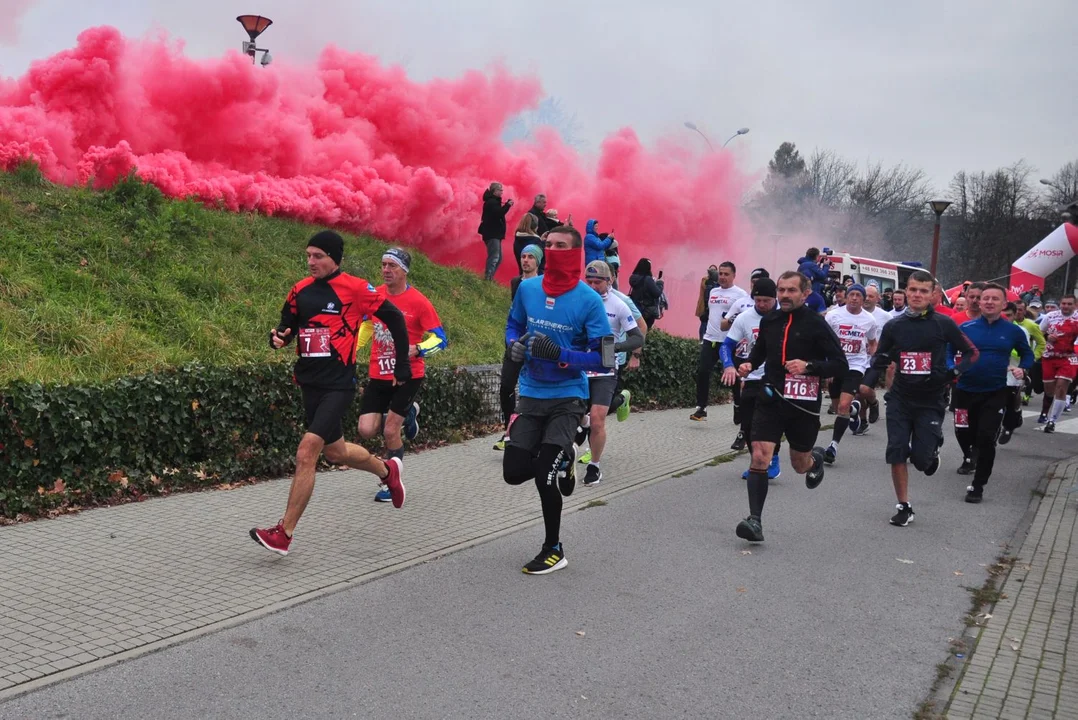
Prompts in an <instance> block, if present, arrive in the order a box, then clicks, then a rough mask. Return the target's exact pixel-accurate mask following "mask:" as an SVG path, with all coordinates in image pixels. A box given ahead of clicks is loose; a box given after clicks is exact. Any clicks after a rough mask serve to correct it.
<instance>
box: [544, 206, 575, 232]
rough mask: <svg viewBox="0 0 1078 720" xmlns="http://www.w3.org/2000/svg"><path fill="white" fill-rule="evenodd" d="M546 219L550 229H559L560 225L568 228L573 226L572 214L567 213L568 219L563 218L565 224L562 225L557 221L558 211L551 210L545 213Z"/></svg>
mask: <svg viewBox="0 0 1078 720" xmlns="http://www.w3.org/2000/svg"><path fill="white" fill-rule="evenodd" d="M546 219H547V221H548V222H549V223H550V227H551V228H556V227H561V226H562V225H568V226H569V227H572V226H573V214H572V213H569V217H567V218H565V222H564V223H563V222H562V221H561V220H559V219H558V211H557V210H555V209H554V208H551V209H549V210H547V211H546Z"/></svg>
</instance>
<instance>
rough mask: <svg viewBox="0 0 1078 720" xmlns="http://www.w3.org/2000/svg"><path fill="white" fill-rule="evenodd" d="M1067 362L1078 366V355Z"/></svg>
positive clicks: (1072, 356)
mask: <svg viewBox="0 0 1078 720" xmlns="http://www.w3.org/2000/svg"><path fill="white" fill-rule="evenodd" d="M1067 362H1068V363H1070V364H1071V365H1078V355H1071V356H1070V357H1069V358H1067Z"/></svg>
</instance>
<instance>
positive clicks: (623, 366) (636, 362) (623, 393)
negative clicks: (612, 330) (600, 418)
mask: <svg viewBox="0 0 1078 720" xmlns="http://www.w3.org/2000/svg"><path fill="white" fill-rule="evenodd" d="M610 269H611V270H614V268H610ZM614 274H615V277H616V276H617V271H614ZM610 292H611V293H613V294H614V297H617V298H620V299H621V301H622V302H623V303H625V304H626V305H628V306H629V312H631V313H632V314H633V319H634V320H636V329H637V330H639V331H640V334H641V335H643V336H644V342H647V337H648V324H647V321H646V320H645V319H644V315H643V313H642V312H640V308H638V307H637V306H636V303H634V302H633V299H632V298H631V297H629V296H628V295H626V294H625V293H623V292H622V291H620V290H618V289H617V288H616V287H614V286H611V288H610ZM614 340H615V341H617V342H622V341H623V340H625V338H623V337H615V338H614ZM631 355H632V357H630V353H626V352H619V353H618V356H617V360H618V390H617V392H615V393H614V404H613V405H611V406H610V412H612V413H615V415H616V416H617V418H618V422H625V421H626V420H628V419H629V400H630V399H631V397H632V393H630V392H629V391H628V389H625V388H622V383H623V381H624V379H625V378H624V376H623V375H622V373H624V372H625V371H627V370H630V369H634V368H638V367H640V358H642V357H643V349H642V348H637V349H636V350H633V351H632V353H631Z"/></svg>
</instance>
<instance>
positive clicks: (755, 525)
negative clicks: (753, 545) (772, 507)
mask: <svg viewBox="0 0 1078 720" xmlns="http://www.w3.org/2000/svg"><path fill="white" fill-rule="evenodd" d="M736 532H737V536H738V537H739V538H741V539H742V540H748V541H749V542H763V541H764V528H763V526H762V525H761V524H760V518H758V517H753V516H752V515H749V516H748V517H747V518H745V519H744V520H742V521H741V522H739V523H738V524H737V531H736Z"/></svg>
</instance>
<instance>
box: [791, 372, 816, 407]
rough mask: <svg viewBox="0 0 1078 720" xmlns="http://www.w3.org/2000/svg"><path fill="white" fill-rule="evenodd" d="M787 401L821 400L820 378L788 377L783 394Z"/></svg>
mask: <svg viewBox="0 0 1078 720" xmlns="http://www.w3.org/2000/svg"><path fill="white" fill-rule="evenodd" d="M782 395H783V397H785V398H786V399H787V400H812V401H816V400H818V399H819V398H820V378H818V377H816V376H815V375H789V374H788V375H787V376H786V385H785V388H784V390H783V393H782Z"/></svg>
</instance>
